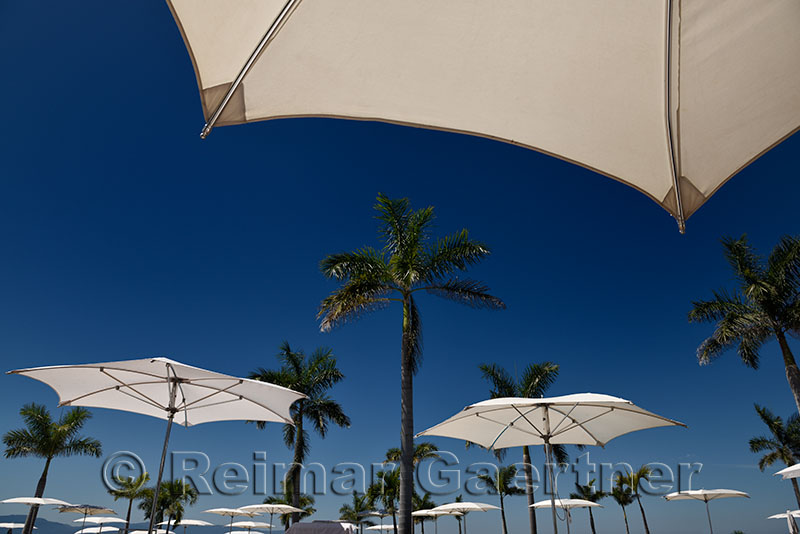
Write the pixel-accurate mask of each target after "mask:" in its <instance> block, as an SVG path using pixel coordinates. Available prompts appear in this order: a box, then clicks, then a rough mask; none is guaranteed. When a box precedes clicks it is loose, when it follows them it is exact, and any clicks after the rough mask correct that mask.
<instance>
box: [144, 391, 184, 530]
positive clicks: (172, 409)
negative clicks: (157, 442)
mask: <svg viewBox="0 0 800 534" xmlns="http://www.w3.org/2000/svg"><path fill="white" fill-rule="evenodd" d="M177 390H178V382H177V380H173V381H172V386H171V389H170V393H169V408H168V411H169V416H168V417H167V433H166V435H165V436H164V448H163V449H162V450H161V465H160V466H159V467H158V478H157V479H156V488H155V490H154V491H153V506H152V508H150V526H149V527H148V528H147V534H153V526H154V525H155V522H156V513H157V511H158V494H159V492H160V491H161V476H162V475H163V474H164V461H165V460H166V459H167V446H168V445H169V433H170V431H171V430H172V420H173V419H174V418H175V411H176V410H175V394H176V393H177Z"/></svg>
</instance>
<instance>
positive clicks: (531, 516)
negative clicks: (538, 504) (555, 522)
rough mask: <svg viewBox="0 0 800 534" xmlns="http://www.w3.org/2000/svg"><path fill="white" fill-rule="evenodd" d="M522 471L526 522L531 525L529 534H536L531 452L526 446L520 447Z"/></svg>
mask: <svg viewBox="0 0 800 534" xmlns="http://www.w3.org/2000/svg"><path fill="white" fill-rule="evenodd" d="M522 471H523V473H525V495H526V496H527V497H528V521H529V522H530V524H531V534H538V527H537V525H536V508H532V505H533V503H534V502H535V501H534V497H533V471H532V468H531V451H530V449H529V448H528V446H527V445H525V446H524V447H522Z"/></svg>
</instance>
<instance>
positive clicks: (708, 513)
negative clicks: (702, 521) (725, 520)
mask: <svg viewBox="0 0 800 534" xmlns="http://www.w3.org/2000/svg"><path fill="white" fill-rule="evenodd" d="M706 515H707V516H708V530H710V531H711V534H714V527H713V526H711V510H709V509H708V500H706Z"/></svg>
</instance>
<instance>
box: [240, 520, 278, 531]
mask: <svg viewBox="0 0 800 534" xmlns="http://www.w3.org/2000/svg"><path fill="white" fill-rule="evenodd" d="M231 526H233V527H236V528H246V529H247V530H250V529H254V528H271V527H272V525H271V524H269V523H267V522H265V521H236V522H234V523H231Z"/></svg>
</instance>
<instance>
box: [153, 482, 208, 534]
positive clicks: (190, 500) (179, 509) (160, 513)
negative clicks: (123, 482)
mask: <svg viewBox="0 0 800 534" xmlns="http://www.w3.org/2000/svg"><path fill="white" fill-rule="evenodd" d="M154 491H155V488H144V490H143V491H142V496H141V497H140V501H139V509H140V510H142V511H143V512H144V517H145V519H148V520H149V519H150V515H151V514H152V513H153V492H154ZM197 497H198V494H197V490H196V489H195V488H194V486H192V485H191V484H187V483H186V482H184V481H183V480H182V479H179V478H176V479H175V480H165V481H163V482H162V483H161V489H160V490H159V491H158V504H157V507H158V508H157V509H156V511H155V515H156V522H157V523H160V522H162V521H164V518H165V517H166V521H167V525H166V526H165V527H164V528H165V530H167V531H169V529H170V525H174V523H177V522H180V520H181V519H183V513H184V510H185V507H186V506H191V505H193V504H195V503H196V502H197Z"/></svg>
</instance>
